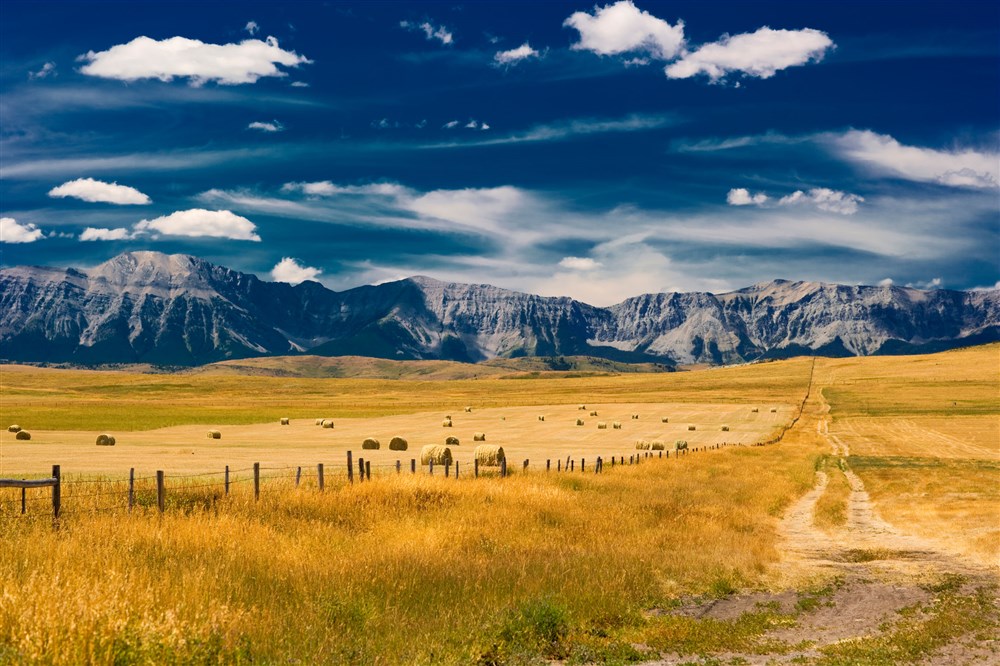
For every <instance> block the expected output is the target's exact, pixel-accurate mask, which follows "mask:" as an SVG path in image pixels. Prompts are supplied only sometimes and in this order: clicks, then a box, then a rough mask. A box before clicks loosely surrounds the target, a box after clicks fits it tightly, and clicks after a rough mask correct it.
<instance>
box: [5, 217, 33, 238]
mask: <svg viewBox="0 0 1000 666" xmlns="http://www.w3.org/2000/svg"><path fill="white" fill-rule="evenodd" d="M43 235H44V234H43V233H42V230H41V229H39V228H38V227H37V226H35V225H34V224H32V223H31V222H25V223H23V224H22V223H20V222H18V221H17V220H15V219H14V218H12V217H0V243H34V242H35V241H36V240H38V239H39V238H42V237H43Z"/></svg>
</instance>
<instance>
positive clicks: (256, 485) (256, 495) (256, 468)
mask: <svg viewBox="0 0 1000 666" xmlns="http://www.w3.org/2000/svg"><path fill="white" fill-rule="evenodd" d="M259 499H260V463H259V462H256V463H254V464H253V501H254V502H256V501H257V500H259Z"/></svg>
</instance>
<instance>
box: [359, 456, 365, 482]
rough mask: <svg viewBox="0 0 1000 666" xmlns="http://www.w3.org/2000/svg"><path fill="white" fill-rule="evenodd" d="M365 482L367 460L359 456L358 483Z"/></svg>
mask: <svg viewBox="0 0 1000 666" xmlns="http://www.w3.org/2000/svg"><path fill="white" fill-rule="evenodd" d="M364 480H365V459H364V458H362V457H361V456H358V481H364Z"/></svg>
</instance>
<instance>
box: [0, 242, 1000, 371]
mask: <svg viewBox="0 0 1000 666" xmlns="http://www.w3.org/2000/svg"><path fill="white" fill-rule="evenodd" d="M998 339H1000V290H997V289H992V290H983V291H951V290H946V289H936V290H930V291H925V290H920V289H912V288H906V287H896V286H856V285H850V286H848V285H837V284H825V283H819V282H789V281H785V280H774V281H772V282H765V283H760V284H755V285H753V286H750V287H746V288H744V289H740V290H737V291H732V292H729V293H724V294H712V293H706V292H694V293H653V294H644V295H641V296H636V297H634V298H629V299H627V300H625V301H623V302H621V303H618V304H617V305H613V306H611V307H606V308H601V307H595V306H592V305H587V304H586V303H582V302H579V301H576V300H573V299H571V298H565V297H563V298H551V297H543V296H535V295H532V294H525V293H520V292H516V291H510V290H506V289H501V288H498V287H494V286H490V285H470V284H456V283H447V282H440V281H437V280H433V279H430V278H426V277H412V278H408V279H404V280H399V281H396V282H388V283H384V284H379V285H374V286H363V287H357V288H355V289H349V290H347V291H342V292H335V291H332V290H330V289H327V288H326V287H324V286H323V285H321V284H319V283H318V282H312V281H307V282H303V283H301V284H298V285H295V286H292V285H289V284H285V283H279V282H267V281H263V280H260V279H259V278H257V277H256V276H254V275H249V274H245V273H240V272H237V271H234V270H231V269H229V268H225V267H223V266H217V265H214V264H211V263H209V262H207V261H204V260H202V259H199V258H197V257H192V256H188V255H179V254H178V255H166V254H162V253H159V252H127V253H124V254H121V255H118V256H116V257H114V258H112V259H110V260H109V261H106V262H105V263H103V264H100V265H99V266H96V267H94V268H92V269H89V270H77V269H74V268H44V267H35V266H15V267H11V268H5V269H2V270H0V358H3V359H5V360H7V361H27V362H69V363H75V364H80V365H97V364H107V363H152V364H158V365H181V366H190V365H201V364H204V363H210V362H214V361H220V360H225V359H240V358H249V357H256V356H270V355H287V354H300V353H309V354H313V355H322V356H345V355H358V356H370V357H376V358H391V359H448V360H457V361H469V362H478V361H482V360H487V359H492V358H497V357H518V356H547V357H550V356H568V355H588V356H594V357H599V358H606V359H611V360H614V361H626V362H639V361H642V362H657V363H664V364H677V363H711V364H728V363H740V362H746V361H752V360H757V359H763V358H780V357H788V356H793V355H799V354H817V355H826V356H849V355H871V354H904V353H919V352H927V351H937V350H941V349H948V348H952V347H957V346H965V345H970V344H977V343H983V342H991V341H995V340H998Z"/></svg>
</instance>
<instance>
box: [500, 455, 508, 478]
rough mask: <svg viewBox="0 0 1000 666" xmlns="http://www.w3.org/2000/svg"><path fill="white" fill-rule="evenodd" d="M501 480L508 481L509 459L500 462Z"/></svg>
mask: <svg viewBox="0 0 1000 666" xmlns="http://www.w3.org/2000/svg"><path fill="white" fill-rule="evenodd" d="M500 478H501V479H506V478H507V459H506V458H504V459H503V460H501V461H500Z"/></svg>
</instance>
